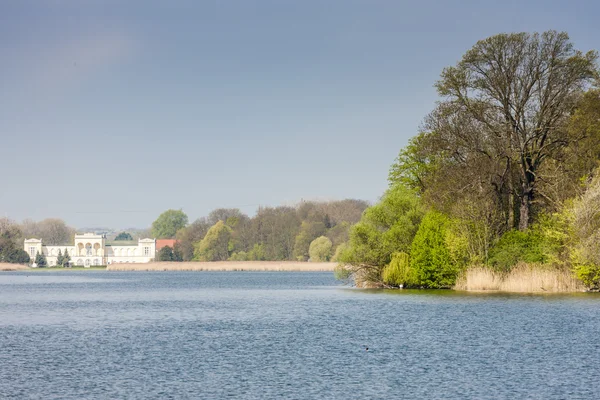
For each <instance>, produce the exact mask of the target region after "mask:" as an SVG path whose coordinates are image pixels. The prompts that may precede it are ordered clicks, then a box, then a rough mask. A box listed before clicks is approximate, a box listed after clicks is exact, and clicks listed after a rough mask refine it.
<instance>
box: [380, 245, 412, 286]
mask: <svg viewBox="0 0 600 400" xmlns="http://www.w3.org/2000/svg"><path fill="white" fill-rule="evenodd" d="M381 278H382V280H383V282H384V283H385V284H387V285H391V286H404V287H409V286H413V285H414V276H413V270H412V269H411V268H410V258H409V256H408V254H406V253H404V252H399V253H394V254H393V255H392V261H390V263H389V264H388V265H386V266H385V268H384V269H383V272H382V273H381Z"/></svg>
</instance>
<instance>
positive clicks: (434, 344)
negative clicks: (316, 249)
mask: <svg viewBox="0 0 600 400" xmlns="http://www.w3.org/2000/svg"><path fill="white" fill-rule="evenodd" d="M599 332H600V297H599V296H597V295H593V294H580V295H569V296H558V295H547V296H519V295H489V294H487V295H484V294H464V293H462V294H461V293H453V292H448V291H446V292H431V291H429V292H411V291H403V292H384V291H362V290H356V289H351V288H347V287H344V286H340V283H339V282H336V281H335V280H334V279H333V277H332V276H331V274H330V273H266V272H263V273H250V272H224V273H210V272H195V273H185V272H182V273H173V272H172V273H161V272H148V273H145V272H135V273H125V272H104V271H98V272H92V271H73V272H63V271H61V272H37V273H1V274H0V398H32V399H100V398H126V399H142V398H144V399H145V398H161V399H162V398H164V399H168V398H173V399H180V398H190V399H222V398H239V399H379V398H381V399H383V398H385V399H391V398H415V399H432V398H444V399H464V398H471V399H517V398H519V399H520V398H533V399H536V398H537V399H567V398H573V399H575V398H577V399H579V398H590V399H591V398H597V397H598V393H599V389H600V335H599ZM366 346H368V347H369V351H365V347H366Z"/></svg>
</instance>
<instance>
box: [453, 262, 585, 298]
mask: <svg viewBox="0 0 600 400" xmlns="http://www.w3.org/2000/svg"><path fill="white" fill-rule="evenodd" d="M454 289H455V290H472V291H485V290H497V291H503V292H518V293H543V292H552V293H559V292H582V291H584V290H585V287H584V285H583V284H582V283H581V281H580V280H578V279H577V278H576V277H575V275H574V274H573V272H572V271H570V270H568V269H565V268H554V267H550V266H545V265H542V264H526V263H520V264H517V265H516V266H515V267H513V268H512V269H511V270H510V271H509V272H499V271H493V270H492V269H490V268H487V267H482V266H476V267H471V268H468V269H467V270H466V271H465V272H464V273H463V274H462V275H461V276H460V277H459V279H458V280H457V282H456V285H455V287H454Z"/></svg>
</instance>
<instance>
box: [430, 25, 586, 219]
mask: <svg viewBox="0 0 600 400" xmlns="http://www.w3.org/2000/svg"><path fill="white" fill-rule="evenodd" d="M597 59H598V55H597V53H596V52H595V51H590V52H588V53H586V54H583V53H581V52H580V51H577V50H575V48H574V46H573V44H572V43H571V41H570V40H569V36H568V35H567V34H566V33H564V32H556V31H548V32H544V33H542V34H538V33H534V34H528V33H514V34H500V35H496V36H492V37H490V38H487V39H485V40H481V41H479V42H477V43H476V44H475V46H473V48H472V49H470V50H469V51H467V53H466V54H465V55H464V56H463V57H462V60H461V61H460V62H459V63H458V64H457V65H456V66H455V67H448V68H445V69H444V71H443V72H442V75H441V79H440V80H439V81H438V82H437V84H436V87H437V90H438V93H439V94H440V96H442V97H443V100H442V101H441V102H440V103H439V105H438V107H437V109H436V110H435V111H434V112H433V113H432V114H431V115H430V117H429V119H428V121H427V124H426V125H427V126H426V127H427V128H428V130H429V131H431V132H436V134H437V135H441V136H442V137H443V138H444V140H445V142H446V143H447V144H449V145H451V146H446V149H447V150H449V151H447V155H448V156H450V157H452V158H453V159H454V160H455V161H456V162H459V163H462V164H464V165H465V166H466V167H467V168H468V169H470V170H471V172H472V173H471V174H469V175H470V176H475V175H476V172H478V171H477V170H479V173H481V172H484V171H485V170H481V168H480V166H482V165H483V164H484V161H485V160H487V163H488V164H489V165H496V166H497V167H498V168H499V167H500V166H501V165H502V164H504V165H505V171H504V172H503V173H502V172H501V173H500V174H498V171H497V170H493V171H490V172H491V173H492V174H493V175H490V177H489V178H488V179H487V180H488V181H489V182H495V181H496V184H500V185H504V186H507V187H508V190H507V195H508V196H512V195H513V194H514V195H515V196H516V197H515V199H516V204H509V205H508V207H509V208H511V209H512V207H513V206H514V207H515V208H516V209H517V211H518V216H519V218H518V221H519V224H518V227H519V229H520V230H526V229H527V228H528V227H529V224H530V222H531V220H532V212H531V210H532V204H533V200H534V198H536V197H537V196H538V195H540V193H539V182H540V180H542V179H543V177H540V173H541V172H542V171H543V168H542V167H543V165H544V163H545V162H546V161H547V160H549V159H553V158H555V157H556V156H557V155H558V154H560V152H561V150H562V149H563V148H564V147H565V146H567V145H568V143H569V138H568V134H567V130H566V122H567V121H568V118H569V116H570V114H571V112H572V111H573V110H574V108H575V106H576V104H577V101H578V99H579V98H580V96H581V94H582V88H584V87H586V86H588V85H589V84H591V83H592V82H593V80H594V79H596V78H597V77H598V70H597V64H596V62H597ZM473 162H475V164H473ZM498 179H499V181H498ZM484 181H485V180H484Z"/></svg>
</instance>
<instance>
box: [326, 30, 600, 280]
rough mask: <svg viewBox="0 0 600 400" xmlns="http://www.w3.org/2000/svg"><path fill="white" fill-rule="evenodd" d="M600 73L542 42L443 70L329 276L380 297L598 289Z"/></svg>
mask: <svg viewBox="0 0 600 400" xmlns="http://www.w3.org/2000/svg"><path fill="white" fill-rule="evenodd" d="M597 61H598V54H597V52H595V51H589V52H586V53H584V52H581V51H578V50H576V49H575V48H574V45H573V44H572V43H571V41H570V39H569V37H568V35H567V34H566V33H560V32H555V31H549V32H544V33H541V34H537V33H534V34H528V33H516V34H501V35H496V36H493V37H490V38H487V39H485V40H481V41H479V42H477V43H476V44H475V45H474V46H473V48H471V49H470V50H469V51H467V53H466V54H464V56H463V57H462V59H461V60H460V61H459V62H458V63H457V64H456V65H455V66H451V67H448V68H445V69H444V70H443V71H442V74H441V77H440V80H439V81H438V82H437V83H436V85H435V86H436V88H437V91H438V94H439V96H440V97H439V100H438V102H437V104H436V106H435V108H434V109H433V110H432V111H431V113H430V114H429V115H427V116H426V117H425V119H424V122H423V125H422V129H421V131H420V132H419V134H418V135H417V136H415V137H414V138H412V139H411V140H410V142H409V144H408V145H407V146H406V147H405V148H404V149H402V150H401V151H400V154H399V156H398V158H397V160H396V162H395V163H394V164H393V165H392V167H391V169H390V174H389V183H390V187H389V189H388V190H387V191H386V193H385V194H384V195H383V196H382V198H381V201H380V202H379V203H378V204H376V205H374V206H373V207H371V208H369V209H367V210H366V211H365V213H364V215H363V216H362V218H361V220H360V221H359V222H358V223H357V224H356V225H355V226H353V227H352V229H351V230H350V235H349V241H348V244H347V245H345V246H343V247H342V251H341V252H340V254H339V260H340V262H341V264H340V267H339V268H338V271H337V275H338V276H342V277H343V276H348V275H352V276H353V277H354V279H355V281H356V282H357V284H359V285H362V286H380V287H399V286H400V287H423V288H452V287H455V288H457V289H468V290H486V289H493V290H508V291H528V292H530V291H573V290H580V289H582V288H583V287H584V286H585V287H586V288H588V289H597V288H599V286H600V251H599V248H600V246H599V245H600V170H599V169H598V165H599V163H598V162H599V159H600V91H599V90H598V86H597V84H598V82H599V80H598V79H599V76H600V75H599V73H598V63H597Z"/></svg>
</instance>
